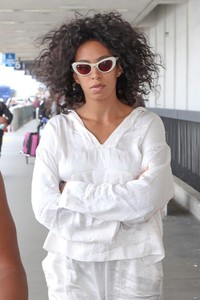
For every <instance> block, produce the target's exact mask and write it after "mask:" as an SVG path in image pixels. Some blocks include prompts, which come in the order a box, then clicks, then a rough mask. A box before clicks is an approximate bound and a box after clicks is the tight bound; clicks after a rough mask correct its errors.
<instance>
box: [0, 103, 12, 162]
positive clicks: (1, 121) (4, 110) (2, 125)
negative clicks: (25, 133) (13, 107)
mask: <svg viewBox="0 0 200 300" xmlns="http://www.w3.org/2000/svg"><path fill="white" fill-rule="evenodd" d="M12 119H13V114H12V113H11V111H10V110H9V108H8V107H7V106H6V104H5V103H4V102H0V156H1V148H2V143H3V135H4V132H5V130H6V128H7V126H8V125H10V123H11V122H12Z"/></svg>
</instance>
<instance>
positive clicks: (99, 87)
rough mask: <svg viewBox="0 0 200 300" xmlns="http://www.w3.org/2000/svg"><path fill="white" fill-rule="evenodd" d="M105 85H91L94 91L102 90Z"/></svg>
mask: <svg viewBox="0 0 200 300" xmlns="http://www.w3.org/2000/svg"><path fill="white" fill-rule="evenodd" d="M104 86H105V85H103V84H94V85H93V86H91V88H90V89H91V90H93V91H101V90H102V89H103V88H104Z"/></svg>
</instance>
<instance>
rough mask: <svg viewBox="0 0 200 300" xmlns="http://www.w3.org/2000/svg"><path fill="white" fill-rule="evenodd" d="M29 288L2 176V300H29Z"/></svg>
mask: <svg viewBox="0 0 200 300" xmlns="http://www.w3.org/2000/svg"><path fill="white" fill-rule="evenodd" d="M27 299H28V286H27V278H26V273H25V270H24V267H23V265H22V262H21V258H20V252H19V247H18V241H17V233H16V227H15V224H14V221H13V218H12V215H11V212H10V209H9V206H8V203H7V197H6V192H5V187H4V182H3V178H2V175H1V174H0V300H27Z"/></svg>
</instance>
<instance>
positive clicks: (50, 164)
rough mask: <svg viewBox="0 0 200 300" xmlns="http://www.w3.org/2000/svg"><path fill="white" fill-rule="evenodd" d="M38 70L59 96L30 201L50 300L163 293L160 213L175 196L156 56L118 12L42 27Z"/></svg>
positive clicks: (43, 141)
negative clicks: (157, 92) (146, 102)
mask: <svg viewBox="0 0 200 300" xmlns="http://www.w3.org/2000/svg"><path fill="white" fill-rule="evenodd" d="M42 45H43V46H44V45H46V46H45V50H44V51H43V52H42V53H41V55H40V56H39V57H38V58H37V59H36V61H35V75H36V76H37V78H38V79H39V80H41V81H43V82H44V83H45V84H46V86H47V87H49V88H51V89H52V90H53V91H54V92H55V93H60V94H63V95H64V97H65V113H63V114H61V115H59V116H56V117H54V118H52V119H51V120H50V121H49V122H48V124H47V126H46V127H45V132H44V135H43V136H42V139H41V141H40V144H39V146H38V149H37V157H36V161H35V168H34V173H33V182H32V205H33V210H34V213H35V216H36V218H37V220H38V221H39V222H40V223H42V224H43V225H44V226H46V227H47V228H48V229H49V234H48V237H47V239H46V241H45V244H44V248H45V249H46V250H47V251H48V255H47V257H46V258H45V260H44V261H43V269H44V273H45V276H46V281H47V285H48V292H49V299H59V300H64V299H70V300H71V299H81V300H83V299H84V300H86V299H87V300H88V299H91V300H93V299H95V300H96V299H98V300H100V299H101V300H103V299H109V300H110V299H111V300H115V299H126V300H127V299H134V300H136V299H140V300H141V299H151V300H158V299H159V300H160V299H162V277H163V276H162V265H161V260H162V259H163V257H164V250H163V242H162V220H161V217H162V210H163V208H164V207H165V206H166V204H167V202H168V201H169V200H170V199H171V197H172V195H173V181H172V174H171V168H170V150H169V147H168V145H167V144H166V141H165V131H164V127H163V123H162V121H161V120H160V118H159V117H158V116H157V115H155V114H153V113H151V112H148V111H147V110H146V109H145V108H144V107H143V104H142V103H141V101H140V100H139V99H142V98H143V97H144V96H145V95H147V94H148V93H149V92H150V91H151V90H153V89H154V87H155V84H154V79H155V78H156V77H157V75H158V65H157V64H156V62H155V58H156V57H155V55H154V54H153V53H152V52H151V50H150V47H149V46H148V44H147V41H146V38H145V35H144V34H142V33H140V32H138V30H137V29H134V28H132V27H131V25H130V24H129V23H127V22H125V21H124V20H123V19H122V18H121V16H120V15H119V14H117V13H108V14H95V15H94V16H91V17H86V18H77V19H75V20H72V21H71V23H70V24H64V25H62V26H61V27H60V28H59V29H58V30H55V31H52V32H50V33H48V34H47V35H46V36H45V37H44V38H43V40H42Z"/></svg>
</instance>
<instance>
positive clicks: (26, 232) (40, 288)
mask: <svg viewBox="0 0 200 300" xmlns="http://www.w3.org/2000/svg"><path fill="white" fill-rule="evenodd" d="M36 128H37V121H36V120H32V121H30V122H29V123H28V124H26V125H25V126H23V127H22V128H21V129H19V130H18V131H16V132H10V133H6V134H5V136H4V143H3V148H2V157H1V159H0V169H1V172H2V174H3V177H4V180H5V185H6V190H7V196H8V201H9V205H10V208H11V212H12V214H13V217H14V220H15V223H16V227H17V232H18V240H19V246H20V251H21V256H22V260H23V263H24V266H25V269H26V272H27V276H28V283H29V294H30V296H29V300H47V299H48V297H47V288H46V283H45V279H44V276H43V272H42V269H41V261H42V259H43V258H44V257H45V255H46V252H45V251H44V250H43V249H42V245H43V242H44V240H45V237H46V235H47V230H46V229H45V228H44V227H43V226H42V225H40V224H39V223H38V222H37V221H36V220H35V218H34V215H33V212H32V207H31V201H30V191H31V178H32V171H33V166H34V158H32V157H30V158H29V163H28V164H26V160H25V157H24V156H23V155H21V154H20V151H21V150H22V144H23V139H24V134H25V132H27V131H36ZM176 184H177V189H179V188H180V189H181V193H182V194H181V193H179V198H180V201H182V200H183V199H185V198H184V197H185V196H184V195H186V194H184V185H183V184H182V185H181V184H180V182H179V180H177V181H176ZM187 193H188V191H187ZM196 195H197V196H198V195H199V193H197V194H196ZM190 196H191V195H190V193H189V196H187V199H190V198H189V197H190ZM193 197H194V193H193ZM195 199H196V198H195ZM188 201H189V200H188ZM191 201H192V200H190V203H191ZM195 201H196V200H195ZM197 203H198V202H197ZM190 207H192V206H191V205H187V209H184V208H182V207H180V206H179V205H177V203H176V202H175V201H174V200H172V201H170V203H169V205H168V215H167V216H166V217H165V218H164V244H165V249H166V258H165V259H164V261H163V266H164V275H165V280H164V291H165V300H192V299H200V222H199V220H198V217H194V216H193V215H192V214H190ZM197 207H198V205H197ZM195 211H198V208H197V209H196V210H195ZM19 300H20V299H19ZM70 300H71V299H70ZM80 300H81V299H80ZM94 300H95V299H94Z"/></svg>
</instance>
